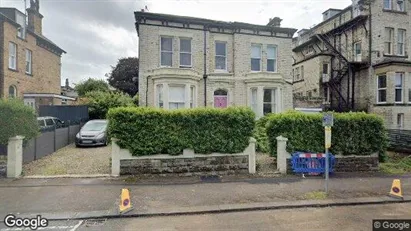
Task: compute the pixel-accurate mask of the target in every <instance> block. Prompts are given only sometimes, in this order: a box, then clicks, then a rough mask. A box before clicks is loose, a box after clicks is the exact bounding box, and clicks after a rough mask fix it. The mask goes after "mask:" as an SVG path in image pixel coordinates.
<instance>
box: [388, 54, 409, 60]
mask: <svg viewBox="0 0 411 231" xmlns="http://www.w3.org/2000/svg"><path fill="white" fill-rule="evenodd" d="M383 56H384V57H391V58H404V59H408V55H391V54H383Z"/></svg>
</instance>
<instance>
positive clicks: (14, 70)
mask: <svg viewBox="0 0 411 231" xmlns="http://www.w3.org/2000/svg"><path fill="white" fill-rule="evenodd" d="M9 71H13V72H19V71H18V70H17V69H13V68H10V67H9Z"/></svg>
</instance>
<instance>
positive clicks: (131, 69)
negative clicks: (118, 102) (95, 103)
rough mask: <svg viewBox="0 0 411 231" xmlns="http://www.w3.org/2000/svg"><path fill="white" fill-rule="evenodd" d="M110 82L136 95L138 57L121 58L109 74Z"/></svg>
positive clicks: (125, 91) (117, 87)
mask: <svg viewBox="0 0 411 231" xmlns="http://www.w3.org/2000/svg"><path fill="white" fill-rule="evenodd" d="M108 82H109V84H110V85H111V86H113V87H115V88H116V89H118V90H120V91H122V92H124V93H127V94H129V95H131V96H134V95H136V94H137V93H138V58H135V57H129V58H122V59H119V60H118V63H117V65H116V66H115V67H112V71H111V73H110V74H109V75H108Z"/></svg>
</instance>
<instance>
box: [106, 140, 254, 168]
mask: <svg viewBox="0 0 411 231" xmlns="http://www.w3.org/2000/svg"><path fill="white" fill-rule="evenodd" d="M210 173H211V174H219V175H227V174H248V173H251V174H253V173H255V139H253V138H251V139H250V143H249V146H248V147H247V148H246V149H245V150H244V152H242V153H236V154H221V153H211V154H197V153H194V151H193V150H190V149H185V150H184V151H183V154H182V155H166V154H158V155H149V156H138V157H137V156H132V155H131V153H130V152H129V151H128V150H127V149H121V148H120V147H119V146H118V145H117V144H116V140H115V139H113V140H112V175H114V176H119V175H139V174H177V175H204V174H210Z"/></svg>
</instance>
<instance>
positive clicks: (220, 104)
mask: <svg viewBox="0 0 411 231" xmlns="http://www.w3.org/2000/svg"><path fill="white" fill-rule="evenodd" d="M214 107H216V108H226V107H227V96H226V95H215V96H214Z"/></svg>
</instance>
